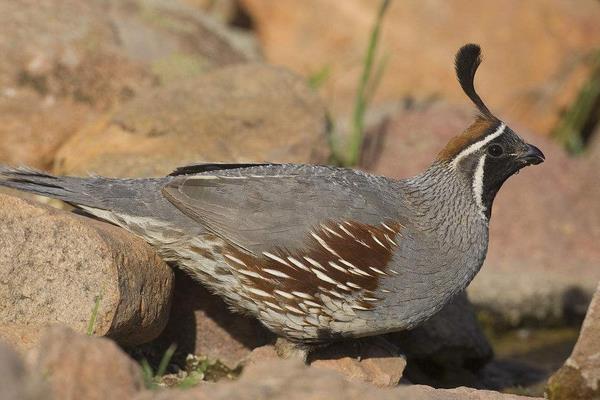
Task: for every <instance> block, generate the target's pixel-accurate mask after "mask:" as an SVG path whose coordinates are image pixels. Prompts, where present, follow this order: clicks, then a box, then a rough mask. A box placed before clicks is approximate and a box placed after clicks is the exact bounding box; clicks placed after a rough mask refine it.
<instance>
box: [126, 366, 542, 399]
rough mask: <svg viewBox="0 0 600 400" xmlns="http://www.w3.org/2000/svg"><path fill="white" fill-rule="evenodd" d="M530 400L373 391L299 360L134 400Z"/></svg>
mask: <svg viewBox="0 0 600 400" xmlns="http://www.w3.org/2000/svg"><path fill="white" fill-rule="evenodd" d="M259 398H260V399H271V400H321V399H328V400H342V399H343V400H362V399H373V400H397V399H411V400H438V399H439V400H531V399H532V397H523V396H516V395H510V394H502V393H499V392H493V391H488V390H476V389H470V388H464V387H463V388H457V389H434V388H432V387H429V386H421V385H414V386H400V387H396V388H376V387H373V385H370V384H365V383H363V382H348V381H347V380H346V379H345V378H343V377H342V376H341V375H340V374H338V373H337V372H334V371H328V370H324V369H321V368H314V367H306V366H304V365H302V363H300V362H298V361H290V360H272V361H266V362H264V363H260V364H258V363H257V364H254V365H251V366H249V367H248V368H247V369H246V370H245V371H244V372H243V373H242V376H241V378H240V379H239V380H237V381H235V382H223V383H217V384H215V385H202V386H200V387H196V388H193V389H187V390H167V391H162V392H149V391H147V392H144V393H140V394H139V395H137V396H136V397H135V400H192V399H193V400H204V399H207V400H208V399H211V400H225V399H227V400H246V399H247V400H250V399H259Z"/></svg>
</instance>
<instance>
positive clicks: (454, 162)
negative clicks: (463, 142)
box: [450, 122, 506, 169]
mask: <svg viewBox="0 0 600 400" xmlns="http://www.w3.org/2000/svg"><path fill="white" fill-rule="evenodd" d="M505 128H506V125H505V124H504V122H502V123H500V126H499V127H498V129H496V131H495V132H494V133H492V134H490V135H487V136H486V137H485V138H483V139H482V140H480V141H479V142H475V143H473V144H472V145H470V146H469V147H467V148H466V149H464V150H463V151H461V152H460V153H458V155H457V156H456V157H454V160H452V163H450V166H451V167H452V168H455V169H456V166H457V165H458V163H459V162H460V161H461V160H462V159H463V158H465V157H466V156H468V155H469V154H472V153H474V152H476V151H477V150H479V149H481V148H482V147H483V146H485V145H486V144H488V143H489V142H491V141H492V140H494V139H496V138H497V137H498V136H500V135H502V134H503V133H504V129H505ZM480 162H481V161H480Z"/></svg>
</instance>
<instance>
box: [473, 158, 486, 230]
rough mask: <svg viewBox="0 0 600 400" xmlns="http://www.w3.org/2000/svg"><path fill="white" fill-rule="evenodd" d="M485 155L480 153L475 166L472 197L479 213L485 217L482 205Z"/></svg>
mask: <svg viewBox="0 0 600 400" xmlns="http://www.w3.org/2000/svg"><path fill="white" fill-rule="evenodd" d="M485 158H486V155H485V154H484V155H482V156H481V158H480V159H479V162H478V163H477V168H475V174H474V175H473V197H474V198H475V204H477V208H479V213H480V214H481V216H482V217H483V218H484V219H486V217H485V211H486V208H485V206H484V205H483V169H484V166H485Z"/></svg>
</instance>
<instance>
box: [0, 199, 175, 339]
mask: <svg viewBox="0 0 600 400" xmlns="http://www.w3.org/2000/svg"><path fill="white" fill-rule="evenodd" d="M0 248H1V249H2V251H1V252H0V276H2V279H1V280H0V325H2V326H8V327H7V328H5V329H6V330H7V331H9V330H11V328H9V327H10V326H12V327H13V328H12V330H13V333H11V334H10V337H12V338H13V339H15V338H18V334H15V333H14V330H15V329H17V328H15V325H21V326H23V325H27V326H30V327H37V328H38V329H39V328H40V327H41V326H45V325H47V324H49V323H63V324H67V325H69V326H71V327H72V328H73V329H75V330H76V331H79V332H86V331H87V329H88V323H89V321H90V319H91V317H92V310H93V308H94V305H95V300H96V298H97V297H98V296H99V297H100V302H99V308H98V314H97V317H96V323H95V326H94V333H95V334H96V335H107V336H110V337H112V338H114V339H116V340H118V341H120V342H122V343H128V344H136V343H143V342H146V341H149V340H151V339H153V338H154V337H156V336H157V335H158V334H159V333H160V332H161V330H162V329H163V327H164V325H165V324H166V321H167V318H168V314H169V307H170V300H171V289H172V283H173V272H172V270H171V269H170V267H169V266H167V265H166V264H165V263H164V262H163V261H162V260H161V259H160V258H159V257H158V256H157V255H156V253H155V252H154V250H153V249H152V248H150V246H149V245H147V244H146V243H145V242H143V241H142V240H141V239H139V238H137V237H135V236H133V235H131V234H129V233H127V232H126V231H124V230H122V229H120V228H117V227H115V226H113V225H109V224H106V223H102V222H98V221H95V220H91V219H89V218H84V217H81V216H77V215H74V214H72V213H69V212H66V211H61V210H57V209H53V208H50V207H48V206H45V205H42V204H39V203H35V202H31V201H27V200H23V199H19V198H16V197H11V196H7V195H0ZM2 331H3V329H0V334H1V333H2ZM27 331H28V329H25V330H22V331H21V332H22V333H23V337H24V338H26V340H24V343H23V344H24V346H25V347H28V346H30V345H31V343H32V342H34V341H35V340H33V339H32V337H33V336H35V328H32V329H31V331H30V333H26V332H27ZM32 335H33V336H32ZM13 343H14V341H13Z"/></svg>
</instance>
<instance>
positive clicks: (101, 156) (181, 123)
mask: <svg viewBox="0 0 600 400" xmlns="http://www.w3.org/2000/svg"><path fill="white" fill-rule="evenodd" d="M326 128H327V120H326V117H325V109H324V107H323V105H322V103H321V102H320V100H319V98H318V97H317V95H316V93H315V92H314V91H313V90H311V89H310V88H309V87H308V85H307V84H306V82H305V81H304V80H303V79H301V78H300V77H298V76H296V75H294V74H292V73H290V72H288V71H286V70H284V69H282V68H278V67H273V66H268V65H262V64H247V65H240V66H234V67H228V68H222V69H219V70H215V71H213V72H210V73H207V74H206V75H204V76H202V77H200V78H196V79H193V80H187V81H185V82H181V83H178V84H173V85H169V86H167V87H164V88H159V89H153V90H148V91H146V92H145V93H143V94H140V96H139V97H138V98H137V99H135V100H133V101H131V102H130V103H129V104H128V105H126V106H124V107H122V108H121V109H120V110H119V111H118V112H117V113H116V114H115V115H114V116H112V117H111V118H108V119H107V120H104V121H99V122H97V123H95V124H92V125H90V126H88V127H87V128H86V129H84V130H82V131H81V132H80V133H79V134H77V135H76V136H74V137H72V138H71V139H70V140H69V141H68V142H67V143H66V144H65V145H64V146H63V147H62V148H61V149H60V151H59V153H58V155H57V160H56V163H55V168H54V170H55V172H57V173H59V174H74V175H77V174H85V173H87V172H92V171H93V172H94V173H97V174H99V175H106V176H121V177H122V176H131V177H139V176H157V175H164V174H168V173H169V172H171V171H172V170H174V169H175V168H176V167H178V166H181V165H185V164H186V163H195V162H251V161H255V162H263V161H271V162H295V163H311V162H312V163H324V162H326V161H327V159H328V157H329V154H330V150H329V148H328V147H327V139H326V136H325V133H326Z"/></svg>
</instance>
